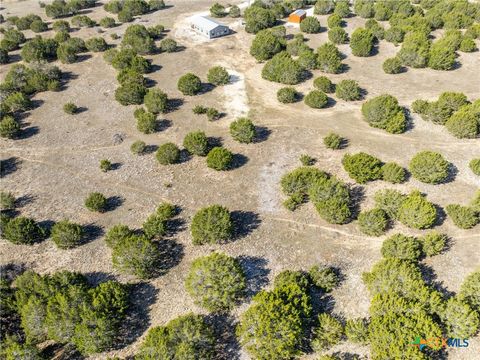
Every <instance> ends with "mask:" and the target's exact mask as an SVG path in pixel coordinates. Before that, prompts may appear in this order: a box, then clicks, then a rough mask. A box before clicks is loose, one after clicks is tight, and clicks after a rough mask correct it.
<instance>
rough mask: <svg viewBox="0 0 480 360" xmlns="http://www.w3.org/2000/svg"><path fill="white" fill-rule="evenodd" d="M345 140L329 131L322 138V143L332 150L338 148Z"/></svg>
mask: <svg viewBox="0 0 480 360" xmlns="http://www.w3.org/2000/svg"><path fill="white" fill-rule="evenodd" d="M345 142H346V141H345V139H344V138H342V137H341V136H340V135H338V134H335V133H329V134H328V135H326V136H325V137H324V138H323V143H324V144H325V146H326V147H327V148H329V149H332V150H338V149H340V148H341V147H342V146H343V144H344V143H345Z"/></svg>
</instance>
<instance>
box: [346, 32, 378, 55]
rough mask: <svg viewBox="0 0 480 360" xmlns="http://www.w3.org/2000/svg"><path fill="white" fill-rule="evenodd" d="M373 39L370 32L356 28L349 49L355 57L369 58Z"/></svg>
mask: <svg viewBox="0 0 480 360" xmlns="http://www.w3.org/2000/svg"><path fill="white" fill-rule="evenodd" d="M373 41H374V37H373V34H372V32H371V31H370V30H367V29H362V28H357V29H355V31H354V32H353V33H352V36H351V39H350V48H351V49H352V54H353V55H355V56H363V57H364V56H370V55H371V54H372V50H373Z"/></svg>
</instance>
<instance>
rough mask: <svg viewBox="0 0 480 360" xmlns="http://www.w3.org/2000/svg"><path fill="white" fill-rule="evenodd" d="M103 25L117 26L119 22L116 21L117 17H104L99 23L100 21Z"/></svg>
mask: <svg viewBox="0 0 480 360" xmlns="http://www.w3.org/2000/svg"><path fill="white" fill-rule="evenodd" d="M98 24H99V25H100V26H101V27H104V28H112V27H115V26H116V25H117V24H116V23H115V19H114V18H112V17H108V16H106V17H104V18H102V19H100V21H99V23H98Z"/></svg>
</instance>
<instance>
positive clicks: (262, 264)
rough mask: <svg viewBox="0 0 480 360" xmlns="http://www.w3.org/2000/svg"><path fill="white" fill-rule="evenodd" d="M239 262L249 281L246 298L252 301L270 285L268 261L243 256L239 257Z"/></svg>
mask: <svg viewBox="0 0 480 360" xmlns="http://www.w3.org/2000/svg"><path fill="white" fill-rule="evenodd" d="M238 261H239V262H240V265H241V266H242V268H243V271H244V272H245V276H246V280H247V288H246V291H245V296H246V299H247V300H251V298H253V297H254V296H255V295H256V294H257V293H258V292H259V291H260V290H262V289H263V288H264V287H265V286H267V285H268V274H269V273H270V269H269V268H267V264H268V260H267V259H264V258H261V257H257V256H246V255H242V256H239V257H238Z"/></svg>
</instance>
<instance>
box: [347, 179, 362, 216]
mask: <svg viewBox="0 0 480 360" xmlns="http://www.w3.org/2000/svg"><path fill="white" fill-rule="evenodd" d="M350 197H351V199H352V205H351V207H350V209H351V211H352V215H351V216H350V221H352V220H354V219H356V218H357V217H358V214H359V213H360V204H361V203H362V201H363V200H365V189H364V187H363V186H352V187H351V188H350Z"/></svg>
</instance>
